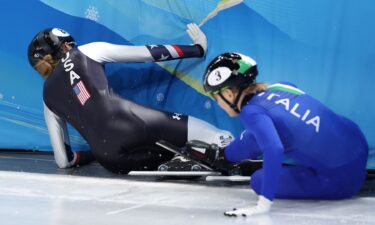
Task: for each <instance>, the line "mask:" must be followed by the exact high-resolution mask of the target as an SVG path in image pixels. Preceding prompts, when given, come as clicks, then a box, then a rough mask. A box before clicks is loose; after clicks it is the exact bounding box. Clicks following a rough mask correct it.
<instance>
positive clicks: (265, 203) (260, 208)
mask: <svg viewBox="0 0 375 225" xmlns="http://www.w3.org/2000/svg"><path fill="white" fill-rule="evenodd" d="M271 206H272V201H270V200H268V199H267V198H265V197H263V196H261V195H260V196H259V200H258V203H257V205H256V206H252V207H246V208H241V209H233V210H232V211H226V212H224V215H226V216H245V217H246V216H252V215H257V214H262V213H266V212H268V211H270V209H271Z"/></svg>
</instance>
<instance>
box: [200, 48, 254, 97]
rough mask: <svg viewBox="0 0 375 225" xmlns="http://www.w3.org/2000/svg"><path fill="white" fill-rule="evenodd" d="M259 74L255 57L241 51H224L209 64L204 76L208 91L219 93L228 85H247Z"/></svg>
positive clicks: (239, 86)
mask: <svg viewBox="0 0 375 225" xmlns="http://www.w3.org/2000/svg"><path fill="white" fill-rule="evenodd" d="M257 75H258V69H257V65H256V62H255V60H254V59H252V58H250V57H249V56H245V55H243V54H240V53H232V52H228V53H223V54H221V55H219V56H217V57H216V58H214V59H213V60H212V61H211V62H210V64H208V66H207V69H206V72H205V74H204V78H203V85H204V89H205V91H206V92H209V93H211V94H216V93H219V92H220V91H221V90H222V89H224V88H226V87H237V88H239V89H241V88H242V87H247V86H248V85H249V84H253V83H254V82H255V78H256V76H257Z"/></svg>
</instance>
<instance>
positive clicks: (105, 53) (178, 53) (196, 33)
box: [78, 24, 207, 63]
mask: <svg viewBox="0 0 375 225" xmlns="http://www.w3.org/2000/svg"><path fill="white" fill-rule="evenodd" d="M187 33H188V35H189V36H190V38H191V39H192V41H193V44H192V45H155V44H154V45H144V46H132V45H115V44H111V43H107V42H93V43H89V44H86V45H82V46H79V47H78V49H79V50H80V51H82V52H83V53H84V54H85V55H87V56H88V57H90V58H91V59H93V60H95V61H97V62H100V63H109V62H157V61H166V60H174V59H181V58H191V57H203V56H204V54H205V53H206V51H207V38H206V35H205V34H204V33H203V31H202V30H201V29H200V28H199V27H198V26H197V25H196V24H188V25H187Z"/></svg>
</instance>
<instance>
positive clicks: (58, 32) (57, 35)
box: [27, 28, 76, 67]
mask: <svg viewBox="0 0 375 225" xmlns="http://www.w3.org/2000/svg"><path fill="white" fill-rule="evenodd" d="M65 42H68V43H69V44H71V45H75V44H76V43H75V41H74V38H73V37H72V36H71V35H70V34H69V33H68V32H66V31H64V30H62V29H60V28H48V29H45V30H42V31H40V32H39V33H38V34H37V35H35V37H34V38H33V40H32V41H31V43H30V44H29V48H28V52H27V55H28V58H29V63H30V65H31V66H32V67H34V66H35V64H36V63H37V62H38V60H39V59H43V57H44V56H45V55H48V54H51V55H52V57H53V59H55V60H59V59H60V58H61V57H62V55H61V51H60V48H61V46H62V45H63V44H64V43H65Z"/></svg>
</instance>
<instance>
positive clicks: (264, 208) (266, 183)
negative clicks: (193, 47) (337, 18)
mask: <svg viewBox="0 0 375 225" xmlns="http://www.w3.org/2000/svg"><path fill="white" fill-rule="evenodd" d="M257 74H258V71H257V64H256V62H255V61H254V60H253V59H252V58H250V57H248V56H245V55H242V54H239V53H225V54H222V55H219V56H217V57H216V58H215V59H213V61H212V62H211V63H210V64H209V65H208V67H207V69H206V73H205V75H204V88H205V90H206V91H207V92H208V93H210V94H211V95H212V97H213V98H214V99H215V100H216V101H217V103H218V104H219V105H220V106H221V108H223V109H224V110H225V111H226V112H227V113H228V114H229V115H230V116H232V117H234V116H240V119H241V121H242V123H243V125H244V127H245V130H244V131H243V132H242V134H241V135H240V136H239V137H237V138H236V139H235V140H234V141H233V142H232V143H230V144H229V145H228V146H226V147H225V148H220V147H219V146H217V145H215V144H207V143H203V142H200V141H190V142H188V144H187V147H186V148H185V149H184V151H183V154H184V155H185V156H187V157H189V158H192V159H195V160H200V161H202V162H205V163H208V164H209V165H212V166H213V167H215V166H216V167H218V168H220V167H225V165H227V164H228V163H232V164H233V163H238V162H241V161H242V160H246V159H258V158H259V157H262V158H263V167H262V168H261V169H259V170H257V171H256V172H255V173H253V174H252V176H251V180H250V185H251V188H252V189H253V190H254V191H255V192H256V194H257V195H258V199H259V200H258V203H257V205H255V206H250V207H246V208H239V209H234V210H230V211H227V212H225V213H224V214H225V215H227V216H237V215H242V216H250V215H254V214H260V213H265V212H268V211H269V210H270V209H271V205H272V202H273V200H274V198H280V199H322V200H323V199H328V200H333V199H345V198H350V197H352V196H353V195H355V194H356V193H357V192H358V191H359V190H360V188H361V186H362V185H363V183H364V181H365V178H366V163H367V156H368V144H367V141H366V139H365V137H364V135H363V134H362V132H361V130H360V128H359V127H358V126H357V125H356V124H355V123H354V122H352V121H351V120H349V119H347V118H345V117H343V116H340V115H338V114H336V113H335V112H333V111H332V110H330V109H329V108H327V107H326V106H324V105H323V104H322V103H320V102H319V101H317V100H316V99H314V98H313V97H311V96H310V95H308V94H306V93H305V92H304V91H303V90H301V89H299V88H297V87H296V86H294V85H293V84H290V83H274V84H269V85H267V84H264V83H256V82H255V78H256V76H257ZM284 160H286V161H284ZM286 162H287V163H286ZM224 169H225V168H224Z"/></svg>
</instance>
